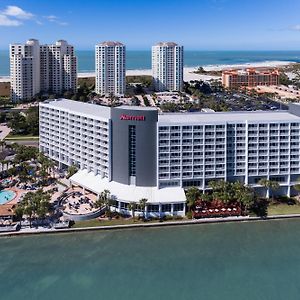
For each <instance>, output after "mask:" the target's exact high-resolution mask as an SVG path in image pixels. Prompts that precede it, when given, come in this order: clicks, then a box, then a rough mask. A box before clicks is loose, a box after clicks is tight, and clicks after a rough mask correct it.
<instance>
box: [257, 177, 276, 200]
mask: <svg viewBox="0 0 300 300" xmlns="http://www.w3.org/2000/svg"><path fill="white" fill-rule="evenodd" d="M258 183H259V184H260V185H261V186H263V187H264V188H266V189H267V192H268V193H270V191H271V195H272V196H271V197H272V200H274V192H275V191H276V190H278V189H279V187H280V185H279V183H278V182H277V181H274V180H268V179H267V178H262V179H261V180H259V182H258Z"/></svg>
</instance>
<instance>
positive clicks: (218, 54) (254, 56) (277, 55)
mask: <svg viewBox="0 0 300 300" xmlns="http://www.w3.org/2000/svg"><path fill="white" fill-rule="evenodd" d="M76 54H77V56H78V71H79V72H92V71H94V69H95V54H94V51H93V50H80V51H77V52H76ZM126 57H127V59H126V64H127V66H126V67H127V69H128V70H135V69H151V52H150V50H149V51H134V50H128V51H127V54H126ZM264 61H294V62H300V51H191V50H185V52H184V65H185V66H187V67H195V66H205V65H223V64H225V65H227V64H243V63H250V62H251V63H253V62H264ZM7 75H9V56H8V51H5V50H0V76H7Z"/></svg>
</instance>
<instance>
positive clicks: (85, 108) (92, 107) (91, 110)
mask: <svg viewBox="0 0 300 300" xmlns="http://www.w3.org/2000/svg"><path fill="white" fill-rule="evenodd" d="M40 105H41V106H47V107H50V108H54V109H63V110H68V111H69V112H70V113H72V112H74V113H78V114H81V115H82V114H84V115H90V116H92V117H99V118H106V119H109V118H110V116H111V113H110V112H111V108H110V107H108V106H102V105H96V104H91V103H83V102H79V101H74V100H68V99H55V100H49V101H46V102H43V103H41V104H40Z"/></svg>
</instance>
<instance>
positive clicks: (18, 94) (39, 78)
mask: <svg viewBox="0 0 300 300" xmlns="http://www.w3.org/2000/svg"><path fill="white" fill-rule="evenodd" d="M10 77H11V99H12V101H13V102H17V101H22V100H30V99H32V98H33V97H34V96H35V95H36V94H38V93H55V94H62V93H63V92H64V91H73V92H75V91H76V88H77V58H76V56H75V55H74V47H73V46H71V45H69V44H68V43H67V42H66V41H64V40H59V41H57V42H56V43H55V44H53V45H40V44H39V41H38V40H34V39H31V40H28V41H27V42H26V43H25V44H12V45H10Z"/></svg>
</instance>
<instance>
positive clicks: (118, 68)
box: [95, 42, 126, 95]
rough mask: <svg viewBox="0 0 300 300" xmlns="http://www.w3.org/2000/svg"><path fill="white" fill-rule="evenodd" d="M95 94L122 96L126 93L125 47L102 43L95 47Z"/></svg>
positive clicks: (117, 43) (119, 44) (112, 43)
mask: <svg viewBox="0 0 300 300" xmlns="http://www.w3.org/2000/svg"><path fill="white" fill-rule="evenodd" d="M95 48H96V59H95V61H96V66H95V70H96V89H95V90H96V93H97V94H99V95H109V94H113V95H124V94H125V91H126V73H125V72H126V66H125V64H126V59H125V54H126V53H125V51H126V48H125V45H123V44H122V43H120V42H103V43H100V44H98V45H96V47H95Z"/></svg>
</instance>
